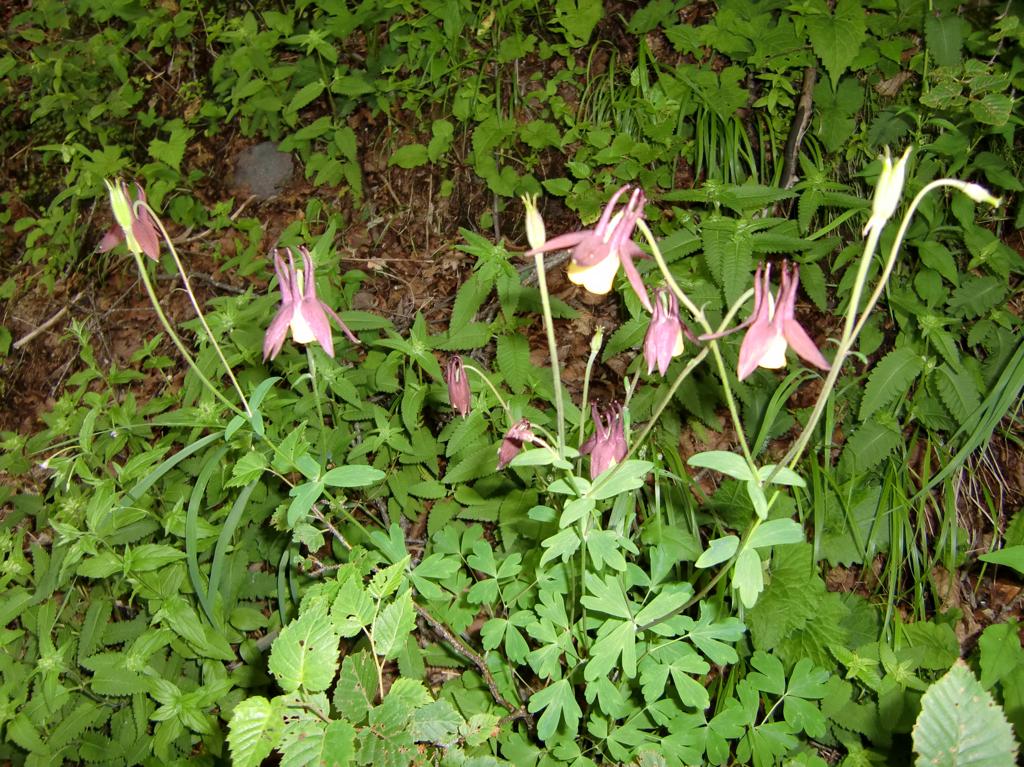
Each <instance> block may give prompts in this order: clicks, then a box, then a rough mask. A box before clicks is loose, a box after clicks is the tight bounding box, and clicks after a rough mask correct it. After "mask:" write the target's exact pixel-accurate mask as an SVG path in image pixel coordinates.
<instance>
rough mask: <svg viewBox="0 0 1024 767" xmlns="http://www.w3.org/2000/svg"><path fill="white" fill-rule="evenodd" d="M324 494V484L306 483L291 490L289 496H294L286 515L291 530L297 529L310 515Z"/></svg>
mask: <svg viewBox="0 0 1024 767" xmlns="http://www.w3.org/2000/svg"><path fill="white" fill-rule="evenodd" d="M323 492H324V484H323V482H304V483H302V484H301V485H297V486H296V487H293V488H292V489H291V491H290V492H289V495H290V496H292V502H291V503H290V504H289V505H288V513H287V515H286V516H287V522H288V527H289V528H293V527H295V525H296V523H298V521H299V520H300V519H302V518H304V517H305V516H306V515H307V514H308V513H309V510H310V509H311V508H313V504H314V503H316V502H317V499H319V498H320V496H321V495H322V494H323Z"/></svg>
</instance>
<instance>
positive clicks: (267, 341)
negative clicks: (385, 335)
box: [263, 247, 359, 359]
mask: <svg viewBox="0 0 1024 767" xmlns="http://www.w3.org/2000/svg"><path fill="white" fill-rule="evenodd" d="M285 251H286V252H287V253H288V265H287V266H285V263H284V259H282V258H281V256H280V254H279V253H278V251H277V250H275V251H274V271H276V272H277V281H278V287H279V288H280V289H281V308H280V309H278V310H277V315H276V316H275V317H274V320H273V322H271V323H270V327H268V328H267V334H266V336H265V337H264V339H263V359H274V357H276V356H277V355H278V353H279V352H280V351H281V347H282V346H284V339H285V337H287V335H288V330H289V329H291V331H292V340H293V341H295V343H297V344H308V343H311V342H313V341H317V342H318V343H319V344H320V345H321V346H322V347H323V348H324V351H325V352H327V354H328V356H330V357H333V356H334V340H333V339H332V338H331V323H330V322H329V321H328V319H327V316H328V315H330V316H331V317H333V318H334V321H335V322H337V323H338V327H340V328H341V331H342V332H343V333H344V334H345V335H346V336H348V338H349V340H350V341H352V343H354V344H358V343H359V339H357V338H356V337H355V336H354V335H352V331H351V330H349V329H348V326H346V325H345V323H344V322H342V321H341V317H339V316H338V315H337V314H335V313H334V310H333V309H331V307H329V306H328V305H327V304H325V303H324V302H323V301H321V300H320V299H319V298H317V297H316V276H315V275H314V274H313V257H312V256H311V255H310V254H309V251H308V250H306V248H305V247H300V248H299V253H300V254H301V255H302V271H301V272H299V271H298V270H297V269H296V268H295V258H294V257H293V256H292V250H291V248H285Z"/></svg>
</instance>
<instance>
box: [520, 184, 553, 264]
mask: <svg viewBox="0 0 1024 767" xmlns="http://www.w3.org/2000/svg"><path fill="white" fill-rule="evenodd" d="M520 199H521V200H522V201H523V206H524V207H525V208H526V241H527V242H528V243H530V248H531V249H533V250H537V249H538V248H540V247H542V246H543V245H544V243H545V242H546V241H547V233H546V232H545V231H544V218H543V217H542V216H541V214H540V211H539V210H537V195H535V194H533V195H531V194H524V195H523V196H522V197H521V198H520Z"/></svg>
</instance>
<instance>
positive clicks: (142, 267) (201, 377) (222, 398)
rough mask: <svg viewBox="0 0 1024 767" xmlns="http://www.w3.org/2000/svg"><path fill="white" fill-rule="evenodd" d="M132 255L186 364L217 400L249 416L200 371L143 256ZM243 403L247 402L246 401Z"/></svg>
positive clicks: (154, 304) (147, 289)
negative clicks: (168, 313)
mask: <svg viewBox="0 0 1024 767" xmlns="http://www.w3.org/2000/svg"><path fill="white" fill-rule="evenodd" d="M132 255H133V256H134V257H135V264H136V266H138V268H139V275H140V276H141V278H142V284H143V285H145V286H146V292H147V293H148V294H149V301H150V303H151V304H152V305H153V309H154V311H156V316H157V317H158V318H159V320H160V324H161V325H163V326H164V330H166V331H167V334H168V335H169V336H170V338H171V341H172V342H174V345H175V346H176V347H177V349H178V351H179V352H180V353H181V356H182V357H184V358H185V362H187V363H188V366H189V367H190V368H192V372H193V373H195V374H196V376H197V377H198V378H199V380H200V381H202V382H203V385H204V386H206V388H207V389H209V390H210V392H212V393H213V396H215V397H216V398H217V399H219V400H220V401H221V402H223V403H224V404H225V405H227V406H228V407H229V408H230V409H231V410H233V411H235V413H237V414H238V415H244V416H248V415H249V413H248V412H243V411H241V410H240V409H239V408H238V406H237V405H235V404H234V403H233V402H231V400H229V399H228V398H227V397H225V396H224V395H223V394H221V392H220V389H218V388H217V387H216V386H215V385H214V384H213V382H212V381H211V380H210V379H209V378H207V377H206V374H205V373H203V371H202V370H200V369H199V365H198V364H196V361H195V359H194V358H193V357H192V355H191V354H190V353H189V351H188V349H187V348H186V347H185V344H184V342H183V341H182V340H181V337H180V336H179V335H178V334H177V333H176V332H175V330H174V328H173V327H172V326H171V321H170V320H169V319H168V318H167V315H166V314H165V313H164V310H163V307H162V306H160V299H158V298H157V295H156V291H155V290H154V289H153V281H152V280H151V279H150V277H149V272H148V271H147V270H146V264H145V263H144V262H143V261H142V256H140V255H139V254H138V253H132ZM242 401H243V402H245V400H244V399H243V400H242Z"/></svg>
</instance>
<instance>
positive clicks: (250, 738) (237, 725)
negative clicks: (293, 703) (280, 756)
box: [228, 695, 283, 767]
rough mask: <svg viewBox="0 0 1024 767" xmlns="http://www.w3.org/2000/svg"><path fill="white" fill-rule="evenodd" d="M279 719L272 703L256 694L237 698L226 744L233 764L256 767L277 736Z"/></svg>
mask: <svg viewBox="0 0 1024 767" xmlns="http://www.w3.org/2000/svg"><path fill="white" fill-rule="evenodd" d="M282 729H283V720H282V718H281V712H279V711H278V710H277V709H276V707H275V706H274V704H273V703H271V702H270V701H269V700H267V699H266V698H264V697H262V696H259V695H256V696H253V697H251V698H246V699H245V700H243V701H241V702H240V703H239V704H238V705H237V706H235V710H234V711H233V712H232V714H231V722H230V723H229V725H228V746H229V747H230V749H231V762H232V764H234V765H235V767H259V765H260V764H261V763H262V762H263V760H264V759H266V758H267V757H268V756H270V752H271V751H272V750H273V749H274V747H275V746H276V745H277V743H278V741H279V740H280V738H281V731H282Z"/></svg>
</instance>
